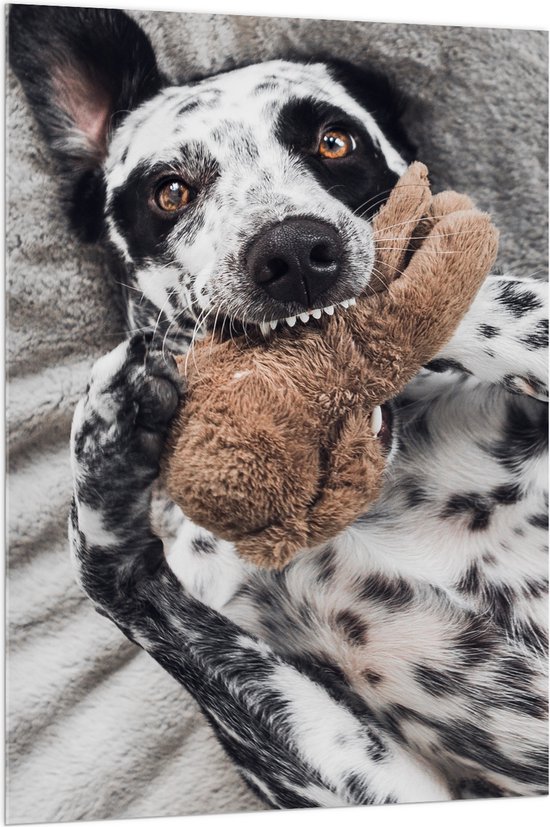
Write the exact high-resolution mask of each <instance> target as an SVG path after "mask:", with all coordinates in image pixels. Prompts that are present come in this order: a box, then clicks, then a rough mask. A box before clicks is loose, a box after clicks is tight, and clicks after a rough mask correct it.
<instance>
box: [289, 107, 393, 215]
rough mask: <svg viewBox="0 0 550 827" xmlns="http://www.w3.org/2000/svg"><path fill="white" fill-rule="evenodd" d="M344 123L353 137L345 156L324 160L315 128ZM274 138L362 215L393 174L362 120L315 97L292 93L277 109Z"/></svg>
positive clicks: (389, 185)
mask: <svg viewBox="0 0 550 827" xmlns="http://www.w3.org/2000/svg"><path fill="white" fill-rule="evenodd" d="M335 125H338V126H339V127H342V128H345V129H347V130H348V131H349V132H351V133H352V134H353V136H354V137H355V139H356V141H357V147H356V149H355V151H354V152H352V153H350V154H349V155H347V156H346V157H345V158H341V159H337V160H328V161H327V160H325V159H323V158H322V157H319V156H318V155H317V152H316V150H317V146H318V140H319V133H320V131H321V130H322V129H323V128H325V127H327V126H335ZM275 135H276V138H277V140H278V141H279V142H280V143H281V144H282V145H283V146H285V147H287V148H288V149H289V150H290V151H291V152H292V153H293V154H295V155H298V156H299V157H301V158H302V160H303V163H304V164H305V165H306V166H307V167H308V168H309V169H310V170H311V172H313V174H314V175H315V177H316V179H317V180H318V181H319V183H320V184H321V185H322V186H323V187H325V189H327V191H330V194H331V195H333V196H334V197H335V198H338V200H339V201H341V202H342V203H344V204H345V205H346V206H347V207H349V208H350V209H352V210H358V212H359V214H363V211H365V217H369V216H370V215H371V214H373V213H374V212H376V210H377V209H378V207H379V206H380V205H381V204H382V203H383V201H384V200H385V198H387V196H388V195H389V192H390V190H391V189H392V187H393V185H394V184H395V182H396V181H397V179H398V177H399V176H398V175H397V173H395V172H393V170H391V169H390V168H389V167H388V164H387V162H386V159H385V157H384V154H383V152H382V151H381V149H380V147H379V146H378V145H377V144H375V142H374V141H373V139H372V138H371V136H370V134H369V132H368V131H367V129H366V128H365V126H364V124H363V123H362V122H361V121H359V120H358V119H357V118H355V117H353V116H350V115H349V114H348V113H346V112H345V111H344V110H343V109H340V108H339V107H337V106H333V105H331V104H330V103H328V102H324V101H318V100H316V99H315V98H309V97H307V98H292V99H291V100H289V101H288V102H287V103H286V104H285V105H284V106H283V107H282V108H281V110H280V112H279V116H278V119H277V123H276V126H275Z"/></svg>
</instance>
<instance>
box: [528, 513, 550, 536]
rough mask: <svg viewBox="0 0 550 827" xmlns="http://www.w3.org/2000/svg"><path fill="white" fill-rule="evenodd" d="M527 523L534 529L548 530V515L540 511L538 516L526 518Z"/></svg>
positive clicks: (533, 515)
mask: <svg viewBox="0 0 550 827" xmlns="http://www.w3.org/2000/svg"><path fill="white" fill-rule="evenodd" d="M527 522H528V523H529V525H532V526H534V527H535V528H542V529H543V530H544V531H547V530H548V514H547V512H546V511H541V512H540V514H532V515H531V516H530V517H528V518H527Z"/></svg>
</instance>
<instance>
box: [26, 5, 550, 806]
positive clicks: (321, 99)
mask: <svg viewBox="0 0 550 827" xmlns="http://www.w3.org/2000/svg"><path fill="white" fill-rule="evenodd" d="M10 58H11V62H12V66H13V67H14V69H15V72H16V74H17V75H18V77H19V78H20V80H21V82H22V84H23V87H24V90H25V92H26V95H27V97H28V100H29V102H30V105H31V107H32V108H33V110H34V112H35V115H36V117H37V119H38V122H39V124H40V125H41V127H42V130H43V133H44V136H45V139H46V140H47V142H48V143H49V145H50V147H51V150H52V153H53V157H54V160H55V162H56V163H57V167H58V169H59V175H60V182H61V188H62V195H63V197H64V198H65V200H66V204H67V211H68V215H69V218H70V220H71V222H72V225H73V226H74V228H75V230H76V231H77V232H78V233H79V234H80V236H81V238H83V239H84V240H86V241H94V242H99V243H102V244H104V245H105V246H106V247H107V248H108V249H109V250H110V252H111V253H112V256H113V269H114V270H115V271H116V272H117V274H118V278H119V280H120V281H122V282H123V288H122V303H123V306H124V310H125V314H126V320H127V330H128V338H127V339H126V341H124V342H122V343H121V344H120V345H119V346H118V347H117V348H115V350H113V351H112V352H110V353H108V354H107V355H106V356H104V357H103V358H101V359H100V360H99V361H98V362H97V364H96V365H95V366H94V368H93V371H92V375H91V378H90V383H89V386H88V388H87V390H86V393H85V395H84V397H83V398H82V400H81V401H80V403H79V404H78V406H77V408H76V412H75V416H74V424H73V429H72V436H71V452H72V468H73V475H74V499H73V504H72V509H71V514H70V521H69V522H70V544H71V549H72V556H73V560H74V565H75V567H76V571H77V574H78V578H79V581H80V583H81V585H82V587H83V589H84V590H85V591H86V592H87V594H88V595H89V597H90V598H91V600H92V601H93V603H94V604H95V607H96V609H97V610H98V611H99V612H100V613H102V614H104V615H105V616H106V617H108V618H110V620H111V621H113V622H114V623H115V624H117V625H118V627H119V628H120V629H121V630H122V632H123V633H124V634H125V635H127V636H128V637H129V638H130V639H131V640H133V641H135V643H136V644H137V645H139V646H141V647H143V648H144V649H145V650H146V651H147V652H149V653H150V654H151V656H152V657H153V658H154V659H155V660H157V661H158V662H159V663H160V664H161V665H162V666H163V667H164V668H165V669H166V670H167V671H168V672H169V673H170V674H171V675H173V677H174V678H175V679H176V680H177V681H179V682H180V683H181V684H182V685H183V686H184V687H185V688H186V689H187V690H189V691H190V692H191V693H192V694H193V695H194V697H195V698H196V699H197V701H198V703H199V704H200V706H201V708H202V710H203V711H204V714H205V715H206V716H207V718H208V720H209V722H210V723H211V725H212V727H213V729H214V730H215V732H216V734H217V736H218V737H219V739H220V741H221V743H222V744H223V746H224V747H225V749H226V751H227V753H228V754H229V756H230V757H231V758H232V759H233V760H234V762H235V763H236V765H237V766H238V767H239V769H240V771H241V773H242V775H243V777H244V778H245V779H246V781H247V782H248V783H249V784H250V785H251V786H252V787H253V788H254V790H256V792H257V793H258V794H259V795H260V796H262V797H263V799H265V801H266V802H268V803H269V804H270V805H271V806H273V807H311V806H338V805H346V804H348V805H352V804H379V803H384V802H410V801H432V800H444V799H451V798H465V797H478V796H485V797H488V796H508V795H536V794H543V793H545V792H546V785H547V723H546V716H547V705H546V684H545V665H546V641H547V631H546V620H545V616H546V607H547V603H546V593H547V586H548V580H547V568H546V566H547V561H546V558H547V552H548V546H547V493H546V478H547V471H546V467H547V466H546V463H547V459H546V456H547V407H546V404H545V403H546V399H547V385H546V371H547V362H546V355H547V347H548V321H547V315H546V288H545V285H544V284H542V283H541V282H539V281H532V280H531V281H529V280H525V281H519V280H517V279H515V278H506V277H489V278H488V279H487V280H486V282H485V284H484V285H483V287H482V289H481V290H480V292H479V294H478V296H477V298H476V300H475V302H474V304H473V306H472V308H471V310H470V311H469V313H468V314H467V315H466V317H465V318H464V319H463V321H462V322H461V324H460V325H459V327H458V329H457V330H456V333H455V335H454V336H453V338H452V339H451V341H450V342H449V343H448V344H447V345H446V346H445V347H444V348H443V350H442V351H441V353H440V354H439V357H438V358H437V359H436V360H435V361H434V362H433V363H431V364H430V365H429V366H427V367H426V368H425V369H423V370H422V371H421V373H420V374H419V375H418V376H417V377H416V378H415V379H414V381H412V382H411V383H410V385H409V386H408V387H407V389H406V390H405V391H404V393H402V394H401V395H400V396H399V397H398V398H397V399H395V400H394V401H393V403H392V416H391V417H390V418H389V419H387V420H386V421H385V422H384V423H383V426H382V427H381V429H380V435H381V438H382V435H383V436H384V438H385V439H387V440H392V441H393V451H392V456H393V459H392V461H391V463H389V465H388V469H387V473H386V481H385V486H384V490H383V493H382V495H381V497H380V499H379V500H378V501H377V503H376V504H375V506H374V507H373V508H372V509H371V510H370V511H369V512H368V513H367V514H365V515H364V516H363V517H362V518H361V519H359V520H358V521H357V522H356V523H355V524H353V525H351V526H350V527H349V528H348V529H347V530H346V531H344V532H343V533H341V534H339V535H338V536H335V537H334V538H333V539H332V540H331V541H330V542H328V543H326V544H324V545H323V546H322V547H318V548H315V549H304V550H303V551H302V552H301V553H300V554H299V555H298V556H297V558H296V559H295V561H294V562H292V563H291V564H290V565H288V566H287V567H286V568H285V570H284V571H282V572H280V573H273V572H267V571H260V570H258V569H255V568H253V567H252V566H251V565H250V564H247V563H245V562H243V561H242V560H240V559H239V558H238V557H237V556H236V554H235V551H234V549H233V547H232V546H231V545H230V544H229V543H227V542H224V541H220V540H218V539H216V537H214V536H212V535H211V534H209V533H208V532H207V531H205V530H203V529H202V528H201V527H199V526H197V525H193V524H192V523H190V522H189V521H188V520H187V519H186V518H185V516H184V515H183V514H182V513H181V512H180V511H178V510H177V509H176V508H175V506H171V505H168V504H163V500H162V497H160V499H159V498H158V496H157V494H156V488H157V482H156V480H157V476H158V469H159V457H160V454H161V451H162V447H163V441H164V438H165V435H166V433H167V428H168V425H169V422H170V419H171V417H172V415H173V413H174V410H175V407H176V405H177V403H178V400H179V399H180V398H181V397H182V396H183V395H184V394H185V387H184V386H183V385H182V382H181V380H180V379H179V377H178V374H177V371H176V370H175V366H174V362H173V359H172V357H171V356H170V353H171V352H175V351H180V352H181V351H184V350H186V349H188V348H189V347H191V346H192V345H193V340H194V339H195V338H197V337H200V336H202V335H204V333H205V331H207V330H208V329H209V328H212V327H213V326H215V325H221V326H222V329H224V330H225V333H226V335H234V333H235V332H242V331H246V329H247V327H249V326H251V325H259V326H260V327H261V328H262V330H263V331H264V334H265V335H270V331H271V329H272V328H275V327H276V326H277V325H278V324H289V325H294V324H306V323H308V324H315V319H316V318H319V317H320V315H321V313H323V312H324V313H329V314H330V313H333V312H336V313H344V312H346V305H347V304H348V303H349V300H350V299H353V298H355V297H356V296H357V295H358V294H359V293H360V292H361V291H362V290H364V289H365V288H366V287H367V286H368V284H369V280H370V278H371V276H372V249H373V232H372V228H371V224H370V222H369V217H370V216H371V215H372V214H373V212H374V211H375V210H376V209H377V207H378V206H379V205H380V203H382V202H383V200H384V198H385V197H386V196H387V194H388V192H389V190H390V189H391V187H392V186H393V184H394V183H395V181H396V180H397V177H398V176H399V174H400V173H401V172H402V171H403V170H404V168H405V167H406V164H407V162H408V160H409V159H410V158H411V155H412V148H411V146H410V145H409V144H408V142H407V140H406V138H405V136H404V135H403V133H402V131H401V129H400V127H399V122H398V117H397V115H396V113H395V111H394V110H392V109H391V108H389V109H388V101H389V93H388V90H387V89H386V88H385V86H384V85H383V84H382V85H381V81H380V80H379V79H378V78H376V77H375V76H373V75H371V74H369V73H367V72H366V71H363V70H358V69H356V68H353V67H351V66H348V65H346V64H343V63H341V62H340V63H335V62H327V61H321V62H319V61H317V60H308V61H301V62H298V61H288V60H275V61H269V62H266V63H261V64H256V65H249V66H245V67H241V68H238V69H232V70H228V71H227V72H224V73H221V74H218V75H216V76H213V77H208V78H205V79H198V78H196V79H189V78H187V79H186V81H185V82H184V83H175V82H174V81H171V80H169V79H168V78H166V77H164V76H163V75H162V73H161V72H160V70H159V69H158V67H157V62H156V59H155V55H154V52H153V49H152V47H151V44H150V42H149V40H148V39H147V37H146V36H145V34H144V33H143V31H142V30H141V29H140V28H139V27H138V26H137V24H136V23H135V22H134V21H133V20H131V19H130V18H129V17H128V16H126V15H125V14H124V13H122V12H116V11H107V10H93V9H69V8H57V9H56V8H46V7H28V6H12V7H11V18H10ZM372 113H375V115H373V114H372ZM121 273H122V275H120V274H121Z"/></svg>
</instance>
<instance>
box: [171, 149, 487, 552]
mask: <svg viewBox="0 0 550 827" xmlns="http://www.w3.org/2000/svg"><path fill="white" fill-rule="evenodd" d="M375 233H376V234H375V238H376V249H377V254H376V268H375V273H376V282H375V283H373V287H374V291H372V292H370V293H369V294H365V296H363V297H361V298H360V299H359V300H358V301H357V305H356V306H355V307H352V308H350V309H348V310H343V309H341V308H340V309H337V310H336V313H335V315H334V316H332V317H326V316H323V317H322V319H320V320H319V321H318V322H315V321H314V320H313V319H312V320H310V322H309V323H308V325H307V326H305V327H304V326H296V327H295V328H292V329H289V328H287V327H283V328H282V329H280V330H279V329H278V330H277V333H276V335H273V336H271V337H270V338H269V339H267V340H265V339H264V338H263V337H262V336H261V334H259V333H257V334H254V335H253V336H252V338H251V335H250V334H249V335H248V338H247V339H245V338H244V337H242V338H239V339H237V340H232V341H220V340H219V339H218V338H216V337H214V338H213V339H209V340H208V341H207V342H203V343H201V344H200V345H198V346H197V347H196V349H195V351H194V354H193V355H192V356H191V357H186V356H183V357H180V360H179V366H180V370H181V372H182V373H183V374H184V375H185V379H186V383H187V395H186V399H185V403H184V404H182V407H181V410H180V412H179V414H178V416H177V417H176V421H175V423H174V426H173V430H172V434H171V439H170V441H169V447H168V450H167V453H166V456H165V462H164V478H165V482H166V485H167V489H168V492H169V494H170V495H171V497H172V498H173V499H174V500H175V502H177V503H178V504H179V505H180V506H181V508H182V509H183V511H184V513H185V514H186V515H187V516H188V517H190V518H191V519H192V520H193V521H194V522H196V523H198V524H199V525H202V526H204V527H205V528H207V529H210V530H211V531H213V532H214V533H215V534H216V535H217V536H219V537H222V538H225V539H227V540H231V541H233V542H234V543H235V544H236V546H237V549H238V551H239V553H240V554H242V555H243V556H244V557H246V558H248V559H250V560H252V561H253V562H254V563H256V564H257V565H260V566H266V567H270V568H281V567H282V566H284V565H285V564H286V563H287V562H288V561H289V560H290V559H291V558H292V557H293V555H294V554H295V553H296V552H297V551H298V550H300V549H302V548H305V547H312V546H315V545H317V544H319V543H321V542H323V541H325V540H327V539H328V538H330V537H333V536H334V535H335V534H337V533H338V532H339V531H341V530H343V529H344V528H345V527H346V526H348V525H349V524H350V523H351V522H353V520H355V519H356V518H357V517H358V516H359V515H360V514H362V513H364V512H365V511H366V510H367V508H368V506H369V504H370V503H371V502H372V501H373V500H374V499H376V497H377V496H378V494H379V492H380V487H381V482H382V477H383V472H384V468H385V464H386V454H385V450H384V447H383V445H382V444H381V441H380V439H379V438H377V437H375V436H374V435H373V434H372V431H371V427H370V418H371V413H372V410H373V408H374V406H376V405H379V404H381V403H383V402H385V401H386V400H388V399H389V398H391V397H393V396H395V395H396V394H397V393H398V392H399V391H400V390H402V388H403V387H404V386H405V384H406V383H407V382H408V381H409V380H410V379H411V378H412V377H413V376H414V375H415V374H416V373H417V372H418V370H419V369H420V367H421V366H422V365H424V364H425V363H426V362H428V361H429V360H430V359H432V358H433V357H434V356H435V355H436V354H437V352H438V351H439V350H440V349H441V347H442V346H443V345H444V344H445V343H446V341H447V340H448V339H449V338H450V337H451V335H452V333H453V332H454V330H455V328H456V326H457V325H458V323H459V321H460V319H461V318H462V316H463V315H464V313H465V312H466V311H467V310H468V308H469V306H470V304H471V302H472V301H473V299H474V297H475V295H476V293H477V291H478V289H479V287H480V285H481V283H482V281H483V279H484V278H485V276H486V274H487V272H488V270H489V268H490V267H491V265H492V263H493V261H494V258H495V256H496V250H497V238H498V236H497V231H496V230H495V228H494V227H493V226H492V224H491V222H490V219H489V217H488V216H487V215H484V214H482V213H480V212H478V211H477V210H476V209H474V207H473V205H472V203H471V201H470V200H469V199H468V198H466V197H465V196H462V195H458V194H456V193H453V192H446V193H442V194H440V195H437V196H435V197H432V195H431V192H430V188H429V182H428V177H427V170H426V168H425V167H424V166H423V165H422V164H420V163H415V164H412V165H411V167H409V169H408V170H407V171H406V172H405V174H404V175H403V176H402V178H401V179H400V181H399V182H398V184H397V185H396V187H395V188H394V190H393V192H392V194H391V196H390V198H389V200H388V202H387V203H386V205H385V206H384V207H383V208H382V209H381V210H380V212H379V213H378V215H377V217H376V219H375ZM411 253H412V254H411Z"/></svg>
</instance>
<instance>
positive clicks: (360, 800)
mask: <svg viewBox="0 0 550 827" xmlns="http://www.w3.org/2000/svg"><path fill="white" fill-rule="evenodd" d="M344 790H345V794H346V797H347V798H348V799H349V801H350V803H353V804H373V803H374V801H375V799H374V797H373V796H372V793H370V792H369V788H368V785H367V782H366V780H365V779H364V778H361V776H360V775H359V774H358V773H355V772H353V773H350V774H349V775H347V776H346V777H345V779H344Z"/></svg>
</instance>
